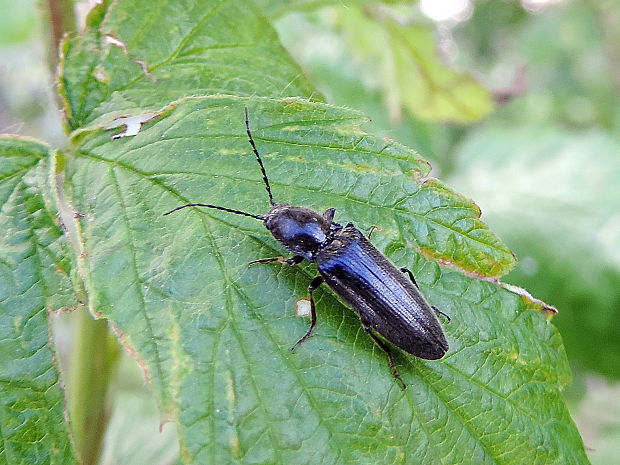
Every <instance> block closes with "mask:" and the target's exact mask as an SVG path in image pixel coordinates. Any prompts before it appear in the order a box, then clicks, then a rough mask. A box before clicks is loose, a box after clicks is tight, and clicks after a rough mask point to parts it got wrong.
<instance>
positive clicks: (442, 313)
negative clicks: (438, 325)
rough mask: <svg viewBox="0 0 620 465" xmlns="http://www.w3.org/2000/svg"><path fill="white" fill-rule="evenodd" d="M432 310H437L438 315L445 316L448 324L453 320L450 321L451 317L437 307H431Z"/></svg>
mask: <svg viewBox="0 0 620 465" xmlns="http://www.w3.org/2000/svg"><path fill="white" fill-rule="evenodd" d="M431 308H432V309H433V310H435V312H436V313H439V314H440V315H443V316H444V317H445V318H446V319H447V320H448V323H450V322H451V321H452V320H451V319H450V317H449V316H448V315H446V314H445V313H444V312H442V311H441V310H439V309H438V308H437V307H435V306H434V305H432V306H431Z"/></svg>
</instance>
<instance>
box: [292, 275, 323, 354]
mask: <svg viewBox="0 0 620 465" xmlns="http://www.w3.org/2000/svg"><path fill="white" fill-rule="evenodd" d="M321 284H323V277H322V276H317V277H316V278H314V279H313V280H312V282H311V283H310V286H308V292H309V293H310V317H311V322H310V327H309V328H308V331H306V334H304V335H303V337H302V338H301V339H300V340H299V341H297V342H296V343H295V345H293V347H291V351H293V350H295V347H297V346H298V345H299V344H301V343H302V342H304V341H305V340H306V339H308V338H309V337H310V335H311V334H312V331H314V327H315V326H316V310H315V308H314V297H313V296H312V294H313V293H314V291H315V290H316V288H317V287H319V286H320V285H321Z"/></svg>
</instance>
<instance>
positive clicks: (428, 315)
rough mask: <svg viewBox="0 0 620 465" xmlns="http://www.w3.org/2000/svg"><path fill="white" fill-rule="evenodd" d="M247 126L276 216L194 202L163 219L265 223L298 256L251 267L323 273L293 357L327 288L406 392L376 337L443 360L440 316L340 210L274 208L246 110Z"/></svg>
mask: <svg viewBox="0 0 620 465" xmlns="http://www.w3.org/2000/svg"><path fill="white" fill-rule="evenodd" d="M245 125H246V131H247V134H248V139H249V142H250V145H251V146H252V150H253V152H254V154H255V155H256V159H257V160H258V164H259V165H260V169H261V172H262V174H263V181H264V183H265V188H266V189H267V194H269V202H270V203H271V210H269V212H268V213H267V214H266V215H254V214H251V213H246V212H243V211H240V210H235V209H231V208H226V207H220V206H217V205H210V204H203V203H191V204H187V205H182V206H180V207H177V208H175V209H173V210H170V211H169V212H167V213H165V215H169V214H170V213H173V212H175V211H177V210H181V209H183V208H187V207H206V208H213V209H216V210H222V211H225V212H229V213H234V214H236V215H244V216H249V217H251V218H255V219H257V220H261V221H263V223H264V225H265V227H266V228H267V229H268V230H269V231H270V232H271V234H272V235H273V237H274V238H275V239H276V240H277V241H278V242H279V243H280V244H282V245H283V246H284V247H285V248H287V249H288V250H290V251H291V252H293V254H295V255H293V256H292V257H290V258H286V257H274V258H263V259H260V260H254V261H252V262H250V263H249V264H250V265H252V264H258V263H260V264H264V263H272V262H278V263H283V264H288V265H296V264H299V263H301V262H302V261H303V260H308V261H310V262H316V264H317V268H318V271H319V276H317V277H316V278H314V279H313V280H312V282H311V283H310V286H309V287H308V292H309V294H310V315H311V323H310V327H309V328H308V330H307V331H306V333H305V334H304V335H303V336H302V337H301V338H300V339H299V340H298V341H297V342H296V343H295V345H293V347H292V348H291V350H294V349H295V347H297V346H298V345H299V344H301V343H302V342H304V341H305V340H306V339H308V338H309V337H310V335H311V334H312V331H313V330H314V328H315V326H316V310H315V305H314V297H313V294H314V291H315V290H316V289H317V288H318V287H319V286H320V285H321V284H323V283H326V284H327V285H328V286H329V287H330V288H332V289H333V291H334V292H335V293H336V294H337V295H338V296H339V297H340V298H341V299H342V300H343V301H344V302H345V303H347V304H348V305H349V306H351V308H352V309H353V310H355V312H357V314H358V315H359V317H360V320H361V323H362V327H363V328H364V330H365V331H366V332H367V333H368V334H369V335H370V337H371V338H372V339H373V341H374V342H375V343H376V344H377V345H378V346H379V347H380V348H381V349H382V350H383V351H385V353H386V354H387V356H388V359H389V363H390V369H391V371H392V374H393V375H394V377H395V378H396V380H397V381H399V382H400V384H401V388H402V389H405V388H406V385H405V383H404V382H403V380H402V378H401V377H400V374H399V373H398V370H397V369H396V365H395V363H394V358H393V357H392V354H391V352H390V350H389V348H388V346H387V345H386V344H385V343H384V342H383V341H382V340H381V339H380V338H379V337H378V336H377V334H379V335H381V336H382V337H383V338H384V339H386V340H388V341H390V342H391V343H393V344H394V345H396V346H398V347H399V348H401V349H402V350H404V351H405V352H408V353H410V354H412V355H415V356H416V357H419V358H422V359H426V360H437V359H440V358H441V357H443V356H444V355H445V353H446V352H447V351H448V342H447V341H446V337H445V335H444V333H443V330H442V327H441V325H440V323H439V320H438V319H437V316H436V315H435V312H437V313H441V312H439V310H437V309H436V308H435V307H431V305H429V304H428V303H427V301H426V300H425V299H424V297H423V296H422V294H421V293H420V291H419V289H418V285H417V283H416V281H415V278H414V276H413V274H412V273H411V271H409V270H408V269H407V268H400V269H399V268H397V267H396V266H394V265H393V264H392V263H391V262H390V261H389V260H388V259H387V258H386V257H385V256H384V255H383V254H382V253H381V252H379V251H378V250H377V249H376V248H375V247H374V246H373V245H372V244H371V242H370V240H369V238H366V237H365V236H364V234H363V233H362V232H361V231H360V230H358V229H357V228H356V227H355V226H354V225H353V223H347V224H346V225H345V226H341V225H340V224H338V223H335V222H334V213H335V209H333V208H329V209H328V210H326V211H325V213H323V214H320V213H317V212H315V211H314V210H311V209H309V208H306V207H299V206H293V205H288V204H283V203H276V202H275V201H274V199H273V195H272V194H271V186H270V185H269V179H268V178H267V173H266V171H265V167H264V165H263V161H262V160H261V157H260V155H259V153H258V150H257V148H256V144H255V143H254V139H253V138H252V133H251V132H250V123H249V118H248V109H247V108H246V109H245ZM371 232H372V231H371ZM405 274H406V275H407V276H406V277H405ZM448 320H449V318H448Z"/></svg>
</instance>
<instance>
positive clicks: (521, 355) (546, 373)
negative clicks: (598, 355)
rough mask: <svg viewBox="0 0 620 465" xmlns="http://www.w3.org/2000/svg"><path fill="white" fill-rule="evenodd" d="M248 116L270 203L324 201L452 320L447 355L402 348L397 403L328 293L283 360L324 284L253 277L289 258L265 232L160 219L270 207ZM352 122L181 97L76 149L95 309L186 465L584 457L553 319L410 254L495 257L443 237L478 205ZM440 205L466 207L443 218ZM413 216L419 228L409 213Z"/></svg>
mask: <svg viewBox="0 0 620 465" xmlns="http://www.w3.org/2000/svg"><path fill="white" fill-rule="evenodd" d="M244 106H248V107H249V108H250V117H251V124H252V127H253V134H254V137H255V140H256V143H257V144H258V147H259V150H260V151H261V152H262V154H263V158H264V162H265V165H266V167H267V170H268V172H269V176H270V179H271V183H272V188H273V191H274V195H275V196H276V199H277V200H278V201H286V202H291V203H293V204H303V205H308V206H311V207H312V208H315V209H317V210H319V211H320V210H322V209H325V208H327V207H331V206H334V207H336V209H337V219H341V221H347V220H349V219H352V220H355V221H356V224H357V225H358V226H359V227H360V228H362V229H363V230H367V229H368V228H370V226H372V225H378V230H377V231H376V232H375V233H374V235H373V241H374V242H375V243H376V244H377V246H378V247H379V248H380V249H382V250H385V251H387V253H388V255H389V256H390V257H391V258H392V259H393V260H394V261H395V263H398V264H399V265H402V266H404V265H407V266H410V267H411V268H412V269H413V270H414V272H415V274H416V276H417V277H418V282H420V285H421V287H422V290H423V291H424V292H425V294H426V295H427V296H428V298H429V299H430V301H431V302H433V304H434V305H436V306H438V307H439V308H441V309H442V311H444V312H446V313H448V314H450V315H451V317H452V322H451V323H449V324H445V325H444V327H445V329H446V332H447V334H448V338H449V340H450V344H451V352H450V354H449V356H448V357H447V358H446V359H445V360H444V361H442V362H440V363H437V362H426V361H422V360H419V359H415V358H414V357H409V356H405V355H404V354H398V356H397V359H398V365H399V368H400V370H401V374H402V375H403V377H404V379H405V382H406V383H407V384H408V385H409V388H408V389H407V391H405V392H404V393H403V392H401V391H400V390H399V389H398V386H397V385H396V383H395V382H394V380H393V378H392V376H391V374H390V372H389V368H388V366H387V363H386V360H385V356H384V354H383V353H381V352H380V351H378V349H376V348H375V347H374V346H373V343H372V341H371V340H370V339H369V338H368V337H367V336H366V335H365V334H364V332H363V330H362V329H361V326H360V324H359V320H358V318H357V317H356V316H355V315H354V314H353V312H352V311H351V310H349V309H347V308H346V307H345V306H343V305H342V304H340V303H339V302H338V301H337V300H336V299H334V298H333V296H332V295H331V293H329V292H327V291H325V290H323V291H319V292H318V293H317V294H318V296H319V299H318V306H319V318H320V321H319V326H318V328H317V331H316V334H315V335H314V336H313V337H312V338H311V339H310V340H309V341H308V342H307V343H305V344H304V345H303V346H301V347H300V348H299V349H298V350H297V352H296V353H294V354H291V353H290V351H289V348H290V346H291V345H292V343H293V342H295V340H296V339H297V338H298V337H300V336H301V335H302V334H303V332H304V331H305V329H306V328H307V325H308V323H307V322H306V321H304V320H301V319H299V318H296V317H295V316H294V302H295V299H296V298H298V297H301V296H306V295H307V290H306V287H307V285H308V284H309V282H310V279H311V277H312V276H313V275H314V274H316V271H314V267H313V266H312V265H309V266H305V267H302V268H301V269H294V268H283V267H282V266H263V267H260V266H255V267H250V268H248V267H247V262H248V261H250V260H252V259H255V258H261V257H266V256H274V255H278V254H280V253H282V250H281V248H280V247H279V246H278V245H277V244H276V243H275V241H274V240H273V239H272V238H271V237H270V236H269V233H268V232H267V231H266V230H265V229H264V227H263V226H262V224H261V223H259V222H257V221H255V220H252V219H248V218H243V217H237V216H231V215H227V214H225V213H223V212H213V211H200V210H198V209H196V210H193V211H192V210H190V211H188V210H185V211H183V212H178V213H175V215H174V216H166V217H164V216H162V214H163V212H165V211H167V210H169V209H171V208H174V207H175V206H178V205H180V204H183V203H187V202H190V201H192V202H193V201H200V202H212V203H215V204H221V205H225V206H228V207H231V208H241V209H244V210H246V211H249V212H254V213H264V212H265V211H266V209H267V207H268V202H267V195H266V192H265V190H264V186H263V185H262V180H261V174H260V170H259V168H258V165H257V164H256V162H255V160H254V159H253V156H252V153H251V151H250V147H249V144H248V142H247V137H246V134H245V127H244V121H243V107H244ZM360 122H361V118H360V116H359V114H357V113H355V112H352V111H350V110H343V109H339V108H335V107H330V106H326V105H324V104H320V103H311V102H307V101H303V100H290V99H288V100H284V101H278V100H272V99H260V98H257V97H256V98H251V99H244V98H239V97H203V98H192V99H185V100H183V101H180V102H176V103H175V104H174V105H173V106H172V107H171V109H170V111H169V112H164V116H162V117H161V118H159V119H157V120H154V121H153V122H151V123H147V124H146V125H145V127H143V129H142V131H141V132H140V133H139V134H138V135H137V136H135V137H133V138H124V139H120V140H111V139H110V134H109V133H105V132H102V131H94V132H92V133H89V134H83V135H82V137H81V138H80V144H81V146H80V150H79V153H77V155H76V157H75V158H74V159H72V160H71V168H70V169H71V177H70V182H71V184H72V188H73V190H74V191H73V195H72V198H73V202H74V205H75V207H76V208H77V209H78V211H79V212H80V213H82V214H83V215H84V218H83V219H81V220H80V225H79V227H80V230H81V237H82V238H83V240H84V249H85V250H86V251H87V253H86V254H84V257H83V258H82V260H83V267H84V269H85V270H86V275H87V276H88V279H87V289H88V291H89V294H90V296H91V304H92V306H93V311H95V310H96V311H98V312H101V313H102V314H103V315H104V316H105V317H106V318H109V319H111V320H112V321H113V322H114V323H115V325H117V326H118V328H119V332H120V334H121V335H122V340H123V342H124V343H125V344H126V345H128V346H130V347H132V348H133V350H135V352H136V353H137V354H139V357H140V359H141V363H142V365H143V368H144V369H145V370H146V371H147V372H148V374H149V379H150V381H151V383H152V385H153V387H154V389H155V391H156V393H157V395H158V397H159V398H160V399H161V401H160V403H161V405H162V408H163V409H164V414H165V416H166V417H169V418H175V419H177V421H178V422H179V425H180V429H179V436H180V440H181V444H182V455H183V457H184V458H185V460H186V462H187V463H200V462H205V461H209V462H211V463H218V462H222V461H228V460H233V459H234V460H240V461H242V462H245V461H250V460H257V459H260V460H262V461H264V462H275V463H287V462H291V461H295V462H296V463H306V462H312V463H330V462H333V461H334V460H336V457H341V460H342V461H343V462H344V463H348V462H351V461H356V460H357V461H360V460H362V457H364V459H363V460H366V461H368V462H376V461H378V460H380V457H384V456H385V455H386V454H387V455H388V456H389V457H391V458H393V459H394V460H405V459H407V460H411V459H413V458H414V457H427V458H428V459H429V461H430V462H431V463H432V462H439V461H444V462H448V463H458V462H459V461H460V462H461V463H481V462H482V463H484V462H485V461H493V460H497V459H498V458H499V457H500V456H501V457H502V458H504V459H506V461H507V463H523V461H528V460H532V461H534V462H535V460H534V457H535V455H532V454H539V455H538V457H539V458H540V457H544V460H543V459H541V460H540V463H554V462H555V463H587V462H586V459H585V456H584V454H583V449H582V445H581V442H580V438H579V436H578V434H577V432H576V430H575V429H574V427H573V426H572V423H571V420H570V417H569V416H568V413H567V411H566V409H565V407H564V405H563V402H562V400H561V395H560V391H559V389H561V388H562V387H563V386H565V385H566V384H567V383H568V382H569V379H570V375H569V370H568V366H567V364H566V358H565V355H564V353H563V350H562V346H561V342H560V338H559V336H558V334H557V332H556V331H555V330H554V329H553V327H552V326H551V325H550V324H549V321H548V319H547V318H546V317H545V315H541V314H540V313H539V312H538V311H536V310H537V307H535V306H533V305H529V306H528V305H527V304H526V303H525V301H523V300H522V299H521V298H520V297H518V296H516V295H514V294H512V293H509V292H507V291H505V290H502V289H501V288H499V287H498V286H497V285H495V284H491V283H487V282H484V281H480V280H476V279H472V278H467V277H465V276H463V275H462V274H461V273H458V272H456V271H449V270H447V269H445V268H440V267H439V266H438V265H437V263H435V262H430V261H426V260H425V259H424V258H422V256H421V255H419V254H417V253H415V252H413V249H412V247H416V246H417V247H420V245H419V244H426V243H427V241H428V242H432V243H433V244H434V246H435V247H437V250H438V251H439V252H438V253H445V254H448V255H449V254H450V253H451V252H452V251H455V250H458V251H461V249H462V247H461V246H459V247H456V246H455V245H454V244H457V243H461V244H463V243H470V245H471V248H472V249H475V250H476V253H481V254H482V253H483V250H486V247H487V246H485V247H481V249H482V251H481V250H478V249H477V248H476V246H477V245H480V243H479V242H478V241H475V240H472V237H473V238H475V237H477V235H478V234H479V233H480V232H481V231H480V230H479V229H478V228H480V227H481V226H480V225H478V226H477V227H476V228H471V225H470V227H468V228H464V230H467V231H468V232H467V233H458V232H457V227H456V226H455V227H453V228H452V229H450V230H449V233H448V232H447V230H446V228H444V227H443V226H441V224H442V223H444V222H445V223H450V224H452V222H454V224H456V225H457V226H458V224H459V223H463V224H469V223H470V222H471V221H472V220H471V216H473V217H474V218H475V217H476V216H477V212H478V210H477V209H475V208H473V209H472V208H465V207H463V205H466V201H465V200H464V199H463V198H461V197H460V196H457V195H455V194H454V193H451V191H449V190H448V189H447V188H445V187H444V186H442V185H440V184H439V183H438V182H436V181H432V182H428V181H427V182H426V183H422V184H420V176H421V175H422V174H425V173H426V172H427V170H428V166H427V165H426V164H425V163H423V162H422V161H421V160H420V159H419V158H418V157H417V155H416V154H415V153H414V152H412V151H410V150H408V149H406V148H404V147H401V146H399V145H397V144H386V143H385V142H384V141H382V140H377V139H376V138H373V137H372V136H368V135H365V134H364V133H363V132H361V130H360V129H359V126H358V125H359V123H360ZM427 185H430V188H427V187H425V186H427ZM446 199H448V200H449V202H450V203H451V205H458V206H461V207H462V208H456V207H450V208H446V207H445V205H446V202H448V200H446ZM403 205H404V206H406V208H405V207H404V206H403ZM470 205H471V204H470ZM422 206H426V208H427V209H428V210H427V213H426V215H423V214H421V213H418V214H417V213H416V208H418V209H419V208H422ZM400 208H402V210H403V211H399V209H400ZM453 209H454V211H453ZM408 212H409V213H408ZM457 212H459V213H460V215H461V218H460V220H457V219H456V218H455V217H453V215H454V216H456V215H457ZM468 212H469V213H468ZM472 213H473V215H472ZM468 214H469V215H471V216H469V217H468V216H467V215H468ZM425 217H426V218H427V219H426V220H425ZM468 218H470V219H468ZM438 225H439V226H438ZM435 228H437V230H435ZM487 234H489V235H490V233H489V232H488V231H487ZM431 238H432V239H431ZM414 241H415V242H414ZM468 241H470V242H468ZM502 247H503V246H502ZM494 253H497V255H498V256H503V254H502V253H501V251H499V250H497V251H495V252H494ZM465 255H466V256H469V255H471V254H465ZM487 255H488V254H487ZM491 257H492V255H490V256H488V257H487V258H488V259H489V261H491ZM456 258H458V257H456ZM485 267H486V265H485V264H481V265H480V267H479V269H478V271H479V272H482V270H488V269H489V268H485ZM538 308H539V307H538ZM274 380H277V382H276V384H275V385H274ZM464 392H466V393H467V395H464V394H463V393H464ZM552 412H553V413H552ZM549 415H551V416H552V417H553V418H554V421H553V426H551V427H549V426H548V425H547V422H548V420H549ZM544 425H547V426H544ZM498 431H500V432H501V434H497V432H498ZM368 437H372V438H373V443H375V441H376V444H377V446H373V447H372V448H369V447H368V440H367V438H368ZM328 438H332V439H328ZM378 444H382V446H378ZM507 450H508V451H510V452H509V453H508V452H506V451H507ZM474 451H477V452H474ZM472 453H474V454H475V455H474V456H475V460H474V461H471V457H472V455H471V454H472ZM541 454H542V455H541ZM468 461H469V462H468Z"/></svg>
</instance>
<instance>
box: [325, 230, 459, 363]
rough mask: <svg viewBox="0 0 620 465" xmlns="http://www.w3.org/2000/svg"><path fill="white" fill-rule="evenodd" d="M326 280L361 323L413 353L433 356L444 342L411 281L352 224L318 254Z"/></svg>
mask: <svg viewBox="0 0 620 465" xmlns="http://www.w3.org/2000/svg"><path fill="white" fill-rule="evenodd" d="M316 261H317V265H318V269H319V272H320V273H321V275H322V276H323V278H324V279H325V282H326V283H327V284H328V285H329V286H330V287H331V288H332V289H333V290H334V291H335V292H336V294H338V295H339V296H340V297H341V298H342V299H343V300H344V301H345V302H346V303H347V304H348V305H350V306H351V307H352V308H353V310H355V311H356V312H357V313H358V314H359V315H360V319H361V320H362V323H363V324H365V325H366V326H369V327H371V328H372V329H374V330H375V331H376V332H378V333H379V334H381V335H382V336H383V337H384V338H385V339H387V340H388V341H390V342H392V343H393V344H395V345H396V346H398V347H400V348H401V349H403V350H405V351H406V352H408V353H410V354H412V355H415V356H416V357H420V358H424V359H427V360H436V359H439V358H441V357H443V356H444V354H445V353H446V352H447V350H448V343H447V341H446V337H445V335H444V333H443V330H442V328H441V325H440V323H439V321H438V320H437V317H436V316H435V313H434V311H433V309H432V308H431V307H430V305H429V304H428V303H427V302H426V300H425V299H424V297H423V296H422V294H420V291H419V290H418V289H417V288H416V287H415V286H414V285H413V283H412V282H411V281H410V280H409V279H408V278H407V277H406V276H405V275H404V274H403V273H402V272H401V271H400V270H399V269H397V268H396V267H395V266H394V265H393V264H392V263H391V262H390V261H389V260H388V259H387V258H386V257H385V256H383V255H382V254H381V252H379V251H378V250H377V249H376V248H375V247H374V246H373V245H372V244H371V243H370V241H368V239H366V238H365V237H364V235H363V234H362V233H361V232H360V231H359V230H357V229H356V228H355V227H354V226H353V225H347V226H346V227H345V228H343V229H342V230H340V231H337V232H335V233H334V236H333V240H332V242H331V243H330V244H328V245H327V246H325V247H324V248H322V249H321V250H320V252H319V253H318V255H317V260H316Z"/></svg>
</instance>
